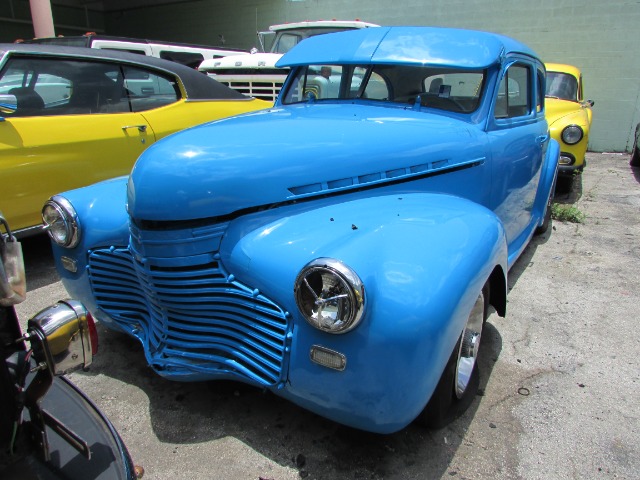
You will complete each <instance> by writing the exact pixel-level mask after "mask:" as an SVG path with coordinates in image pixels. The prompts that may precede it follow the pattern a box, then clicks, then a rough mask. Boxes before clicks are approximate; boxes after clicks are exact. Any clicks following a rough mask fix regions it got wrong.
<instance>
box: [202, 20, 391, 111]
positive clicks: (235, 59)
mask: <svg viewBox="0 0 640 480" xmlns="http://www.w3.org/2000/svg"><path fill="white" fill-rule="evenodd" d="M378 26H379V25H376V24H373V23H367V22H361V21H359V20H352V21H351V20H320V21H313V22H296V23H285V24H281V25H272V26H270V27H269V31H266V32H258V40H259V41H260V46H261V49H262V52H260V51H258V49H253V50H252V52H251V53H252V54H251V55H229V56H226V57H223V58H216V59H209V60H204V61H203V62H202V63H201V64H200V66H199V67H198V70H200V71H201V72H206V73H207V74H208V75H211V76H212V77H213V78H215V79H216V80H217V81H218V82H220V83H223V84H225V85H227V86H229V87H231V88H233V89H234V90H237V91H238V92H240V93H243V94H244V95H247V96H249V97H256V98H260V99H262V100H267V101H271V102H274V101H275V99H276V97H277V96H278V93H280V89H281V88H282V84H283V82H284V80H285V78H286V77H287V74H288V73H289V69H288V68H277V67H276V62H277V61H278V60H280V57H282V55H283V54H285V53H287V52H288V51H289V50H291V49H292V48H293V47H295V46H296V45H297V44H298V43H300V42H301V41H302V40H304V39H305V38H309V37H313V36H315V35H322V34H325V33H334V32H341V31H344V30H355V29H358V28H370V27H378ZM267 43H270V45H271V48H270V49H269V51H268V52H266V48H265V44H267Z"/></svg>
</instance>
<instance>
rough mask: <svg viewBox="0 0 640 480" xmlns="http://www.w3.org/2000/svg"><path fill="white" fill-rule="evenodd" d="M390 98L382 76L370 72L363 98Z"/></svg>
mask: <svg viewBox="0 0 640 480" xmlns="http://www.w3.org/2000/svg"><path fill="white" fill-rule="evenodd" d="M390 96H391V95H390V94H389V87H388V86H387V82H386V81H385V80H384V78H383V77H382V75H380V74H379V73H376V72H372V73H371V76H370V77H369V81H368V82H367V87H366V88H365V90H364V93H363V97H364V98H369V99H371V100H388V99H389V97H390Z"/></svg>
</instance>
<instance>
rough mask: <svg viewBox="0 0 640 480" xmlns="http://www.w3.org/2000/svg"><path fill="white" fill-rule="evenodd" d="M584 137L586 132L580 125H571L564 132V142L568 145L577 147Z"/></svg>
mask: <svg viewBox="0 0 640 480" xmlns="http://www.w3.org/2000/svg"><path fill="white" fill-rule="evenodd" d="M583 135H584V132H583V131H582V128H581V127H579V126H578V125H569V126H568V127H565V128H564V130H562V141H563V142H564V143H566V144H567V145H575V144H576V143H578V142H579V141H580V140H582V136H583Z"/></svg>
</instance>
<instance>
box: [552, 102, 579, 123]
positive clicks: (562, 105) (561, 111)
mask: <svg viewBox="0 0 640 480" xmlns="http://www.w3.org/2000/svg"><path fill="white" fill-rule="evenodd" d="M575 114H578V115H580V116H584V118H587V114H586V108H584V107H583V106H582V104H580V103H578V102H571V101H569V100H560V99H558V98H547V99H546V101H545V116H546V117H547V122H548V123H549V125H551V124H552V123H554V122H556V121H558V120H560V119H561V118H564V117H566V116H568V115H575Z"/></svg>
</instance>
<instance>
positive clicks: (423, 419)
mask: <svg viewBox="0 0 640 480" xmlns="http://www.w3.org/2000/svg"><path fill="white" fill-rule="evenodd" d="M488 306H489V287H488V285H486V286H485V287H484V288H483V289H482V291H481V292H480V294H479V295H478V298H477V299H476V302H475V304H474V305H473V308H472V309H471V313H469V317H468V318H467V323H466V324H465V327H464V330H463V331H462V333H461V334H460V338H459V339H458V342H457V343H456V346H455V347H454V349H453V351H452V352H451V357H449V361H448V362H447V366H446V367H445V369H444V372H442V376H441V377H440V381H439V382H438V385H437V386H436V389H435V391H434V392H433V395H432V396H431V399H430V400H429V403H428V404H427V406H426V407H425V408H424V410H423V411H422V413H421V414H420V415H419V416H418V418H417V419H416V421H417V422H418V423H420V424H422V425H425V426H427V427H429V428H442V427H444V426H445V425H447V424H448V423H450V422H452V421H453V420H455V419H456V418H457V417H459V416H460V415H462V414H463V413H464V411H465V410H466V409H467V408H469V405H471V402H472V401H473V399H474V397H475V394H476V392H477V390H478V386H479V384H480V375H479V373H478V362H477V360H478V353H479V351H480V343H481V339H482V327H483V325H484V322H485V321H486V319H487V314H488Z"/></svg>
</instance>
